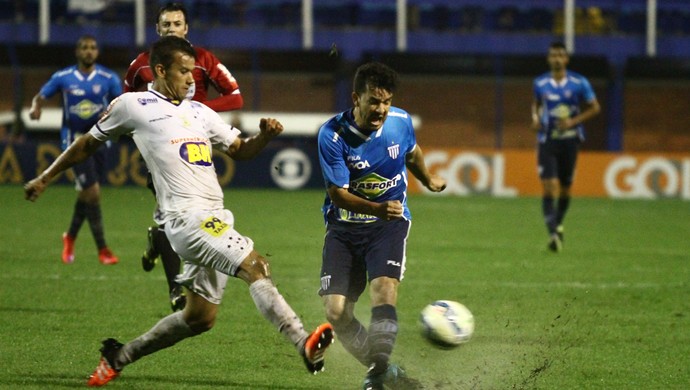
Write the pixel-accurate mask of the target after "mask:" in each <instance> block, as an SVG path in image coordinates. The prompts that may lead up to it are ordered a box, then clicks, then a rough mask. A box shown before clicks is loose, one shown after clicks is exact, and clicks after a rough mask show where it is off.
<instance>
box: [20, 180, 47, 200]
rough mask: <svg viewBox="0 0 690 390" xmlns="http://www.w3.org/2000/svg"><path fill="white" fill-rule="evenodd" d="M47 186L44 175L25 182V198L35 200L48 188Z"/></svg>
mask: <svg viewBox="0 0 690 390" xmlns="http://www.w3.org/2000/svg"><path fill="white" fill-rule="evenodd" d="M46 187H48V183H46V181H45V179H44V178H43V177H42V176H39V177H37V178H35V179H33V180H31V181H29V182H28V183H26V184H24V198H25V199H26V200H30V201H32V202H34V201H36V199H38V197H39V195H41V194H42V193H43V191H45V190H46Z"/></svg>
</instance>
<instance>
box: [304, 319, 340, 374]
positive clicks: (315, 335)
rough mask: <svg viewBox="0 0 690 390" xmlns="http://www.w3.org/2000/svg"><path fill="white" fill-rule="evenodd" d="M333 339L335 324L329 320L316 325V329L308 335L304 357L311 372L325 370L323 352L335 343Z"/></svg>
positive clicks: (315, 372)
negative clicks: (332, 324)
mask: <svg viewBox="0 0 690 390" xmlns="http://www.w3.org/2000/svg"><path fill="white" fill-rule="evenodd" d="M333 340H334V336H333V326H331V324H329V323H328V322H326V323H324V324H321V325H319V326H318V327H316V330H314V331H313V332H311V334H310V335H309V336H308V337H307V341H306V342H305V343H304V349H303V350H302V357H304V364H306V366H307V370H308V371H309V372H310V373H312V374H314V375H316V374H317V373H319V372H321V371H323V370H324V358H323V353H324V352H325V351H326V348H328V346H329V345H331V344H333Z"/></svg>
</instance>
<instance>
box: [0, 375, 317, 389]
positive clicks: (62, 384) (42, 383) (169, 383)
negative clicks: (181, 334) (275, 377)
mask: <svg viewBox="0 0 690 390" xmlns="http://www.w3.org/2000/svg"><path fill="white" fill-rule="evenodd" d="M305 375H306V374H305ZM231 376H232V372H231V371H228V377H231ZM307 377H308V375H307ZM87 380H88V378H87V376H82V377H80V376H79V375H69V374H64V373H63V374H26V375H24V374H22V375H21V378H16V379H13V378H2V377H0V387H3V385H8V386H9V387H10V388H18V387H23V386H36V387H40V388H45V389H54V388H82V389H83V388H84V387H85V386H86V381H87ZM115 383H118V384H119V385H120V386H124V388H130V389H150V388H152V387H156V388H167V389H175V388H187V387H195V388H200V387H201V388H209V389H252V390H269V389H275V390H291V389H293V390H299V389H303V390H321V389H322V388H323V386H322V385H318V384H314V385H312V386H309V385H306V384H305V385H299V386H279V385H278V386H277V385H275V384H266V385H264V384H259V383H256V382H239V381H232V380H231V379H230V378H228V380H209V379H208V378H199V377H189V376H175V377H169V376H161V375H136V374H135V375H127V376H126V377H122V378H118V379H115V380H114V381H113V384H115Z"/></svg>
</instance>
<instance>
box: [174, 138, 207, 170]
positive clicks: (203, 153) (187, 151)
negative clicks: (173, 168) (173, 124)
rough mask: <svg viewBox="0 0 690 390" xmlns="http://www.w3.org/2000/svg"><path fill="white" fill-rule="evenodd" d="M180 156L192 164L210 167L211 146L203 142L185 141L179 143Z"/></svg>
mask: <svg viewBox="0 0 690 390" xmlns="http://www.w3.org/2000/svg"><path fill="white" fill-rule="evenodd" d="M180 157H182V159H183V160H185V161H186V162H188V163H190V164H192V165H199V166H202V167H210V166H211V165H213V162H212V161H211V148H210V147H209V146H208V145H207V144H206V143H204V142H185V143H183V144H182V145H180Z"/></svg>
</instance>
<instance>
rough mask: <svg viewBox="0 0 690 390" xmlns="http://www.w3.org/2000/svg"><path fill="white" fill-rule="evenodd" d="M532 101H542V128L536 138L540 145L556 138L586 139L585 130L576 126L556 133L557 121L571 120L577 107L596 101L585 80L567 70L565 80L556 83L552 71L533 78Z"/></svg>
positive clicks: (580, 125) (577, 112) (576, 111)
mask: <svg viewBox="0 0 690 390" xmlns="http://www.w3.org/2000/svg"><path fill="white" fill-rule="evenodd" d="M533 90H534V99H535V100H536V101H539V102H541V106H542V108H543V109H542V113H541V117H540V118H539V119H540V123H541V129H540V130H539V133H538V135H537V137H538V140H539V142H540V143H544V142H547V141H549V140H555V139H571V138H579V139H580V140H581V141H584V139H585V133H584V127H583V126H582V124H581V123H580V124H578V125H576V126H575V127H573V128H572V129H567V130H565V131H560V132H559V131H557V130H556V122H557V120H559V119H564V118H572V117H574V116H577V115H578V114H579V113H580V105H581V104H583V103H589V102H592V101H594V100H595V99H596V95H595V94H594V90H593V89H592V85H591V84H590V83H589V81H588V80H587V78H585V77H584V76H582V75H581V74H578V73H576V72H573V71H567V72H566V77H565V78H564V79H563V80H561V81H556V80H555V79H554V78H553V77H552V76H551V72H547V73H544V74H542V75H541V76H539V77H537V78H536V79H534V83H533Z"/></svg>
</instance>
